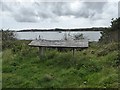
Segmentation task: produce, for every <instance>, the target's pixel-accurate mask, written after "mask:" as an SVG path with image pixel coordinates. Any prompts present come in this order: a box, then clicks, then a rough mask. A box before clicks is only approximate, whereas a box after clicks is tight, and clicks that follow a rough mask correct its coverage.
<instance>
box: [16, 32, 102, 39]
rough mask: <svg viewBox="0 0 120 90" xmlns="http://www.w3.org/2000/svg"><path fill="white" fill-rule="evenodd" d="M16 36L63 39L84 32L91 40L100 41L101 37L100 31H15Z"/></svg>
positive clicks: (22, 37)
mask: <svg viewBox="0 0 120 90" xmlns="http://www.w3.org/2000/svg"><path fill="white" fill-rule="evenodd" d="M15 34H16V38H17V39H19V40H35V39H39V38H41V39H47V40H61V39H64V38H65V36H66V37H67V38H69V37H73V36H74V35H76V34H83V36H84V37H85V38H87V39H88V40H89V41H98V40H99V39H100V37H101V33H100V31H74V32H69V31H62V32H57V31H54V32H49V31H47V32H15Z"/></svg>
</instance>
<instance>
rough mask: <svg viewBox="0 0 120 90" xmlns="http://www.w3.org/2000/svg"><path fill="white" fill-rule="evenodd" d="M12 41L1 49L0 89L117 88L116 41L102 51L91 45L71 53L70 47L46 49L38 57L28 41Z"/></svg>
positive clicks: (105, 46) (37, 53) (36, 50)
mask: <svg viewBox="0 0 120 90" xmlns="http://www.w3.org/2000/svg"><path fill="white" fill-rule="evenodd" d="M14 43H15V44H16V46H14V47H13V48H9V49H6V50H4V51H3V73H2V74H3V88H47V87H49V88H60V87H62V88H68V87H69V88H83V87H84V88H87V87H89V88H93V87H97V88H99V87H103V88H105V87H108V88H117V87H118V64H117V60H118V52H117V47H116V44H115V46H112V45H113V44H112V45H109V44H108V45H104V48H107V49H105V50H104V48H102V46H98V44H91V46H90V48H88V49H85V50H82V51H76V52H75V55H74V56H73V55H72V52H71V51H70V50H67V52H59V51H57V50H55V49H47V50H46V52H45V56H44V59H41V58H39V52H38V48H33V47H29V46H28V45H27V44H28V43H29V42H28V41H27V42H26V41H18V42H17V41H16V42H14ZM18 43H19V45H17V44H18ZM96 45H97V46H96ZM111 47H113V48H114V49H113V48H112V50H111ZM101 50H103V51H104V53H105V54H101ZM107 50H108V51H107ZM103 51H102V52H103ZM108 52H109V53H108Z"/></svg>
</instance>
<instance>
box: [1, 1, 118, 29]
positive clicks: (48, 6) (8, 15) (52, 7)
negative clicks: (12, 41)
mask: <svg viewBox="0 0 120 90" xmlns="http://www.w3.org/2000/svg"><path fill="white" fill-rule="evenodd" d="M118 1H119V0H114V2H113V1H112V0H104V1H100V0H98V1H97V0H96V1H94V0H91V1H90V0H89V2H88V0H71V1H70V0H69V1H68V0H66V1H65V0H64V1H62V0H46V2H45V0H44V1H42V0H0V4H1V5H0V6H1V7H0V29H16V30H19V29H35V28H36V29H38V28H85V27H108V26H110V21H111V19H112V18H117V17H118ZM119 4H120V3H119ZM119 7H120V5H119Z"/></svg>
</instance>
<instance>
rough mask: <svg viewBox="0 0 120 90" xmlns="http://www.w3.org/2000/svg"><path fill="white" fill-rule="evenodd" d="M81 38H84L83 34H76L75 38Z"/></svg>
mask: <svg viewBox="0 0 120 90" xmlns="http://www.w3.org/2000/svg"><path fill="white" fill-rule="evenodd" d="M81 39H84V36H83V34H76V35H74V40H81Z"/></svg>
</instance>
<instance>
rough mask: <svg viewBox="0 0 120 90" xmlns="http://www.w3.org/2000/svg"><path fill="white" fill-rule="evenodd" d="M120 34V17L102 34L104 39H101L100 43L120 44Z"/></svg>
mask: <svg viewBox="0 0 120 90" xmlns="http://www.w3.org/2000/svg"><path fill="white" fill-rule="evenodd" d="M119 33H120V17H119V18H116V19H115V20H114V19H112V21H111V27H109V28H108V29H106V30H104V31H103V32H101V34H102V37H101V39H100V42H102V43H111V42H113V41H115V42H119V41H120V39H119V37H118V35H119Z"/></svg>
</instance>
